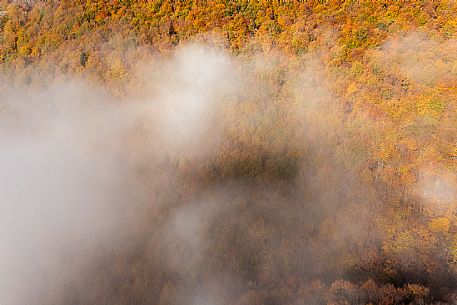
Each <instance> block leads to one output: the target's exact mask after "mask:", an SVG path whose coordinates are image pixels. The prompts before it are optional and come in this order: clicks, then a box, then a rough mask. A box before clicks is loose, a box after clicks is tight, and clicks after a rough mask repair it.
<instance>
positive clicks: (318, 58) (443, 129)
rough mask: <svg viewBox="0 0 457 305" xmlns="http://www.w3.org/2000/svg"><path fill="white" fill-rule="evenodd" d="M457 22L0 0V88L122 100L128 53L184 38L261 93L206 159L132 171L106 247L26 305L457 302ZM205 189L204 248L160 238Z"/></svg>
mask: <svg viewBox="0 0 457 305" xmlns="http://www.w3.org/2000/svg"><path fill="white" fill-rule="evenodd" d="M456 31H457V2H456V1H453V0H440V1H430V0H417V1H381V0H380V1H368V0H359V1H357V0H338V1H336V0H316V1H300V0H289V1H284V0H273V1H264V0H257V1H255V0H234V1H225V0H214V1H209V0H195V1H192V0H151V1H145V0H144V1H131V0H99V1H97V0H94V1H89V0H88V1H80V0H72V1H70V0H62V1H57V0H55V1H54V0H48V1H45V0H42V1H39V0H36V1H19V0H17V1H11V0H0V73H1V75H2V77H3V79H8V81H5V82H3V83H0V85H1V86H3V87H2V88H0V89H1V90H2V92H6V91H7V87H11V86H12V87H14V86H27V87H31V88H43V87H46V84H47V83H49V82H52V81H53V80H55V79H61V78H65V77H81V78H84V79H88V80H89V81H90V82H91V83H93V84H97V85H99V86H103V87H104V88H107V91H108V92H109V94H111V95H112V97H113V102H118V101H124V100H125V98H126V97H129V98H130V97H132V96H135V94H137V95H141V92H142V90H145V87H146V85H145V83H144V79H143V80H142V79H141V77H140V76H139V75H138V73H137V71H138V63H144V62H150V63H151V66H152V67H154V65H155V64H156V62H158V61H160V59H161V58H162V59H163V58H170V57H172V56H173V52H174V50H175V49H177V48H180V47H181V46H183V45H186V44H187V43H197V44H200V45H205V46H211V47H214V48H217V49H221V50H224V52H226V53H228V54H229V56H231V57H232V58H233V59H234V62H235V64H234V65H235V66H236V69H237V71H238V72H239V73H240V74H241V75H243V77H245V79H246V82H249V86H251V87H252V88H258V89H257V90H254V89H253V90H251V91H244V92H245V93H243V94H240V95H238V96H236V97H233V99H234V100H235V101H234V102H232V103H227V105H228V106H226V108H225V109H224V111H223V112H222V113H220V114H219V115H220V116H221V117H223V118H225V120H226V121H227V120H228V121H230V122H232V123H231V124H229V125H227V126H224V127H223V128H222V129H223V131H222V133H223V134H224V137H222V139H221V140H218V142H217V143H215V144H214V147H215V150H216V152H215V153H213V154H212V155H211V157H208V158H195V157H193V156H192V155H187V154H182V155H170V156H167V157H166V158H154V157H153V156H150V157H145V158H143V159H142V161H141V162H138V163H139V164H137V168H138V170H137V172H136V173H135V175H132V176H134V177H132V178H131V179H132V182H131V183H132V184H133V183H139V184H141V185H142V186H143V188H144V190H145V195H144V199H142V200H143V201H144V202H143V203H142V205H141V208H138V209H139V210H141V213H134V215H135V217H134V218H135V220H134V221H132V223H133V224H131V226H130V227H131V229H130V230H129V231H128V233H126V234H125V236H122V237H120V239H121V243H120V245H118V246H116V247H113V248H112V249H110V248H106V249H99V250H97V251H95V252H94V253H93V255H92V256H91V259H90V261H89V262H85V263H84V264H85V265H84V267H81V266H80V265H79V264H78V262H77V260H73V261H72V262H73V264H74V265H75V266H74V272H75V274H77V275H76V276H69V279H68V284H66V285H61V286H58V287H47V290H46V291H45V292H43V293H42V295H41V298H42V299H39V300H36V303H35V304H99V305H100V304H160V305H171V304H201V305H206V304H208V305H209V304H239V305H257V304H258V305H261V304H264V305H276V304H277V305H279V304H303V305H304V304H455V303H457V294H456V293H455V291H456V289H457V213H456V208H457V32H456ZM253 58H263V59H268V60H269V61H270V62H271V63H272V64H270V65H268V66H267V67H264V68H259V67H254V68H252V67H251V66H250V65H249V64H246V63H249V62H252V60H253ZM303 73H304V75H305V78H306V79H305V80H303V81H301V80H302V78H301V77H303ZM159 83H160V82H159ZM6 84H8V86H7V85H6ZM152 87H153V88H155V87H154V86H152ZM157 90H159V89H157ZM257 91H258V92H257ZM246 92H248V93H246ZM1 95H2V94H1V93H0V113H1V112H7V111H8V110H7V107H6V106H4V105H3V106H4V107H2V104H1V101H2V100H1V99H2V97H1ZM229 98H230V99H231V98H232V97H229ZM316 101H318V102H316ZM303 104H304V105H303ZM303 107H305V111H303ZM145 132H147V130H145V129H143V128H142V127H141V126H139V127H138V129H137V130H136V131H135V132H134V133H132V134H130V135H128V136H126V138H125V139H124V140H125V143H126V144H125V147H126V148H125V149H126V150H127V151H129V150H130V153H128V154H127V155H128V156H129V158H130V157H131V155H134V154H135V153H133V152H134V151H139V150H140V151H141V150H142V149H145V150H147V149H150V145H151V144H150V143H146V142H145V140H144V139H145V137H144V133H145ZM131 158H133V157H131ZM222 190H223V191H222ZM201 198H206V199H205V200H206V201H211V202H215V203H214V204H213V205H212V206H211V207H210V206H205V205H203V206H198V207H196V208H195V209H197V210H199V209H203V210H205V211H206V210H208V211H213V210H216V211H218V212H208V213H211V214H212V215H213V216H212V217H210V218H208V219H206V220H202V221H201V222H202V225H201V226H199V227H198V230H197V231H198V232H193V231H192V228H191V229H190V231H191V233H192V234H197V235H199V236H200V235H201V236H204V239H205V240H206V243H205V246H204V247H202V248H201V249H199V250H198V251H197V250H195V249H194V248H192V247H193V246H192V245H189V244H188V243H187V242H186V241H185V240H181V239H179V238H175V239H173V238H163V236H164V234H166V233H164V232H165V231H166V230H165V229H164V227H166V226H167V223H168V222H167V219H169V217H172V216H170V215H175V214H176V213H178V214H179V213H190V214H192V213H194V212H193V209H194V207H193V204H192V202H195V201H198V200H200V199H201ZM218 205H219V206H218ZM176 211H178V212H176ZM204 213H206V212H204ZM195 251H197V252H199V253H200V252H202V253H203V255H201V256H196V255H195V253H194V252H195ZM164 257H165V258H167V259H164ZM202 257H203V258H202ZM68 264H69V265H71V264H72V263H71V262H68ZM215 283H217V284H215ZM221 287H230V289H229V290H230V291H229V292H227V289H222V288H221ZM195 291H199V293H196V292H195ZM202 295H203V296H202ZM194 297H195V298H194Z"/></svg>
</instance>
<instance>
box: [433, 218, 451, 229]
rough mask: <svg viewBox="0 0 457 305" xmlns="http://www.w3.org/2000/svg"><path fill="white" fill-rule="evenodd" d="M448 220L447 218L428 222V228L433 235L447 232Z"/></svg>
mask: <svg viewBox="0 0 457 305" xmlns="http://www.w3.org/2000/svg"><path fill="white" fill-rule="evenodd" d="M449 226H450V220H449V218H447V217H438V218H434V219H432V220H430V222H429V224H428V227H429V229H430V230H431V231H433V232H435V233H447V232H449Z"/></svg>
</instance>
